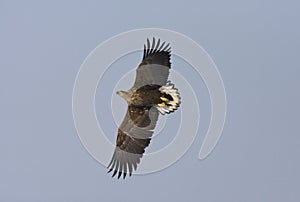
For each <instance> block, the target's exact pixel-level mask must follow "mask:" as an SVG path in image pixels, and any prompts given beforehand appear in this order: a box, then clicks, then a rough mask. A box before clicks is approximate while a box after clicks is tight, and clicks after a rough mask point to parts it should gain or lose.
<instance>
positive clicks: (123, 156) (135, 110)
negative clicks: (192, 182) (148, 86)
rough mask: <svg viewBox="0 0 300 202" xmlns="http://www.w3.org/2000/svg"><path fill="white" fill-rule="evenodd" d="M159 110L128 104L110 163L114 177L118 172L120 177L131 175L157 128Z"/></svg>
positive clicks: (109, 166)
mask: <svg viewBox="0 0 300 202" xmlns="http://www.w3.org/2000/svg"><path fill="white" fill-rule="evenodd" d="M158 114H159V112H158V110H157V109H156V108H154V107H153V108H144V107H135V106H128V110H127V113H126V115H125V118H124V120H123V122H122V124H121V125H120V127H119V129H118V136H117V141H116V148H115V151H114V154H113V157H112V159H111V162H110V163H109V165H108V168H109V171H108V172H111V171H114V172H113V175H112V177H114V176H115V175H116V174H117V173H118V179H119V178H120V177H121V176H122V174H123V178H124V179H125V177H126V174H127V173H129V175H130V176H131V174H132V171H133V169H134V170H136V168H137V164H138V163H139V162H140V159H141V158H142V156H143V153H144V152H145V148H146V147H147V146H148V145H149V144H150V140H151V136H152V134H153V129H154V128H155V125H156V122H157V118H158Z"/></svg>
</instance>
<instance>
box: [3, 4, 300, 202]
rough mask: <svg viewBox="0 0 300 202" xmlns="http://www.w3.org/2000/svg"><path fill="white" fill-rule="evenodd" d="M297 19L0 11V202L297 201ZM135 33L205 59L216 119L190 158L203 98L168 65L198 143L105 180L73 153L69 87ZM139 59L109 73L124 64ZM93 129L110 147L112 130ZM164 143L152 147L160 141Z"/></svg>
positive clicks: (168, 7) (161, 9) (78, 8)
mask: <svg viewBox="0 0 300 202" xmlns="http://www.w3.org/2000/svg"><path fill="white" fill-rule="evenodd" d="M299 9H300V4H299V2H297V1H290V0H288V1H271V0H269V1H266V0H262V1H261V0H253V1H237V0H236V1H234V0H229V1H182V2H175V1H151V2H149V1H148V2H142V1H130V2H129V1H106V2H104V1H103V2H101V1H48V2H44V1H33V0H29V1H19V2H18V1H13V0H12V1H8V0H2V1H0V55H1V59H0V95H1V99H0V109H1V110H0V111H1V113H0V120H1V127H0V131H1V141H0V160H1V164H0V201H9V202H10V201H12V202H15V201H16V202H18V201H22V202H24V201H30V202H35V201H36V202H39V201H45V202H46V201H49V202H50V201H56V202H60V201H61V202H65V201H73V202H76V201H89V202H96V201H97V202H98V201H120V200H122V201H145V202H152V201H228V202H240V201H243V202H247V201H249V202H253V201H257V202H265V201H272V202H275V201H278V202H282V201H291V202H292V201H299V200H300V193H299V187H300V173H299V170H300V163H299V153H300V136H299V114H300V108H299V103H300V94H299V86H300V79H299V74H300V69H299V67H300V63H299V56H298V55H299V50H300V39H299V36H300V29H299V27H300V23H299V19H300V13H299ZM144 27H157V28H166V29H171V30H174V31H177V32H181V33H183V34H185V35H187V36H189V37H191V38H192V39H193V40H195V41H196V42H197V43H199V44H200V45H201V46H202V47H203V48H204V49H205V50H206V51H207V52H208V53H209V54H210V56H211V57H212V58H213V60H214V61H215V63H216V65H217V66H218V68H219V71H220V73H221V75H222V78H223V81H224V84H225V88H226V93H227V101H228V106H227V107H228V108H227V119H226V123H225V128H224V131H223V135H222V137H221V139H220V141H219V143H218V145H217V147H216V148H215V150H214V151H213V152H212V153H211V155H209V156H208V158H206V159H205V160H203V161H200V160H198V159H197V156H198V152H199V148H200V145H201V143H202V141H203V137H204V134H205V131H206V130H207V127H208V122H209V116H208V114H209V109H208V108H209V100H208V94H207V90H206V88H205V86H204V84H203V82H202V81H201V79H198V80H196V79H195V78H194V74H193V72H192V71H190V70H187V71H184V69H182V67H183V66H182V65H183V62H182V61H180V60H179V59H176V58H174V61H173V62H172V64H173V67H174V69H176V68H178V71H181V72H182V74H183V75H184V76H185V78H187V79H188V80H190V81H191V83H192V84H193V85H196V86H197V85H199V88H197V87H195V86H194V89H196V90H195V92H196V93H197V97H198V99H199V102H200V110H201V113H203V114H201V118H203V119H201V124H200V128H199V133H198V136H197V138H196V140H195V142H194V144H193V145H192V147H191V148H190V149H189V150H188V152H187V153H186V154H185V155H184V156H183V158H181V159H180V160H179V161H178V162H176V163H175V164H174V165H172V166H170V167H169V168H167V169H164V170H162V171H159V172H156V173H152V174H147V175H137V176H136V175H135V176H133V177H131V178H129V179H127V180H125V181H124V180H115V179H112V178H111V177H110V176H109V175H107V174H106V171H107V169H106V168H105V167H104V166H102V165H101V164H99V163H98V162H97V161H95V160H94V159H93V158H92V157H91V156H90V155H89V154H88V152H87V151H86V150H85V148H84V147H83V146H82V144H81V143H80V140H79V138H78V136H77V133H76V130H75V127H74V123H73V117H72V91H73V84H74V81H75V77H76V74H77V72H78V70H79V67H80V65H81V64H82V62H83V60H84V59H85V58H86V56H87V55H88V54H89V53H90V52H91V51H92V50H93V49H94V48H95V47H96V46H97V45H98V44H99V43H101V42H102V41H104V40H106V39H108V38H109V37H111V36H114V35H116V34H119V33H121V32H124V31H128V30H131V29H137V28H144ZM141 46H142V44H141ZM140 57H141V56H140V55H139V54H138V53H136V54H134V57H132V56H128V58H127V59H126V58H125V57H124V58H122V59H121V60H120V61H118V62H117V63H116V64H114V65H113V66H114V68H118V64H120V62H122V61H124V65H125V66H126V65H129V64H130V65H136V64H137V63H138V62H139V60H140ZM176 61H177V62H176ZM176 64H177V67H176ZM179 64H181V65H180V67H179ZM134 67H135V66H133V67H132V68H134ZM126 68H127V69H128V70H130V69H131V67H130V66H126ZM113 76H114V74H113V71H112V72H108V73H107V78H106V79H109V77H113ZM118 76H120V74H119V75H118ZM112 80H114V79H112ZM192 80H193V82H192ZM99 89H100V88H99ZM101 89H104V90H105V88H103V87H101ZM97 93H99V94H97V97H96V101H97V104H96V105H97V107H98V108H97V115H98V118H99V121H105V120H101V105H100V104H99V102H101V99H103V98H102V97H101V96H100V93H101V92H97ZM111 93H112V92H111V89H109V91H108V92H104V94H105V95H111ZM108 99H111V97H109V98H108ZM116 99H117V98H116ZM123 106H124V107H125V104H124V105H122V107H123ZM123 111H124V110H123V109H122V111H121V112H122V113H123ZM110 117H111V115H108V119H107V120H108V121H109V120H110ZM177 118H178V117H177ZM177 118H176V115H174V117H173V118H170V120H169V119H168V121H167V122H166V124H167V126H166V130H170V131H172V124H173V125H175V124H174V123H177V122H176V120H177ZM172 119H174V120H175V121H172ZM105 125H106V126H107V128H106V129H105V130H106V131H108V132H111V133H112V136H110V137H109V139H111V140H112V141H114V139H115V136H116V134H115V132H116V128H115V127H116V126H115V125H114V124H111V125H109V122H107V124H105ZM159 138H160V136H158V137H157V138H156V139H157V140H159ZM166 138H167V139H163V138H162V145H164V144H167V143H168V141H169V140H172V138H173V137H172V132H170V133H168V136H167V137H166ZM155 142H156V143H155ZM158 142H159V141H153V144H152V143H151V145H150V147H149V151H155V149H156V148H160V146H161V145H159V144H158ZM152 145H153V147H151V146H152Z"/></svg>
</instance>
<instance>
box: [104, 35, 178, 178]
mask: <svg viewBox="0 0 300 202" xmlns="http://www.w3.org/2000/svg"><path fill="white" fill-rule="evenodd" d="M170 67H171V63H170V48H169V44H168V45H166V46H165V42H163V43H162V45H160V40H158V42H157V43H155V39H154V38H153V42H152V45H151V47H150V42H149V40H147V46H146V45H145V46H144V55H143V60H142V62H141V64H140V65H139V67H138V69H137V75H136V80H135V83H134V85H133V87H132V88H131V89H129V90H128V91H118V92H117V94H118V95H120V96H121V97H123V98H124V99H125V100H126V102H127V104H128V109H127V113H126V115H125V117H124V120H123V122H122V124H121V125H120V127H119V129H118V136H117V140H116V149H115V151H114V154H113V157H112V160H111V162H110V163H109V165H108V167H109V168H110V169H109V172H111V171H113V170H114V173H113V176H115V175H116V174H117V173H118V178H119V177H120V176H121V175H122V174H123V178H125V177H126V174H127V173H129V175H131V173H132V171H133V169H134V170H135V169H136V168H137V164H138V163H139V162H140V159H141V158H142V156H143V153H144V152H145V148H146V147H147V146H148V145H149V144H150V140H151V136H152V134H153V130H154V128H155V125H156V121H157V119H158V116H159V114H162V115H164V114H166V113H167V114H169V113H171V112H174V111H175V110H176V109H177V108H178V107H179V105H180V102H181V101H180V96H179V93H178V89H176V88H175V87H174V84H172V83H171V82H170V81H168V76H169V69H170Z"/></svg>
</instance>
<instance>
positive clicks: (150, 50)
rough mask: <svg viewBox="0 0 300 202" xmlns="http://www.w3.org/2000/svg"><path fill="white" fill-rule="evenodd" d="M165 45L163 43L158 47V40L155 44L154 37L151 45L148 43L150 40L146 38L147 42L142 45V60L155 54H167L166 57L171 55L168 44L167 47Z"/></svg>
mask: <svg viewBox="0 0 300 202" xmlns="http://www.w3.org/2000/svg"><path fill="white" fill-rule="evenodd" d="M165 44H166V42H165V41H164V42H163V43H162V44H161V46H159V45H160V39H158V40H157V42H155V37H153V39H152V43H150V40H149V39H148V38H147V42H146V44H144V55H143V59H145V58H146V57H148V56H150V55H153V54H155V53H168V55H170V53H171V47H170V44H169V43H168V44H167V45H165Z"/></svg>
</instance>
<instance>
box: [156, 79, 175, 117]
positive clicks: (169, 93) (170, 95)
mask: <svg viewBox="0 0 300 202" xmlns="http://www.w3.org/2000/svg"><path fill="white" fill-rule="evenodd" d="M159 90H160V92H161V93H162V96H161V97H160V99H161V101H162V102H161V103H159V104H158V106H157V109H158V110H159V112H160V113H161V114H165V113H167V114H169V113H171V112H174V111H175V110H176V109H177V108H178V107H179V105H180V103H181V101H180V95H179V92H178V89H177V88H175V87H174V84H172V83H171V82H170V81H168V82H167V84H166V85H165V86H162V87H160V88H159Z"/></svg>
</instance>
